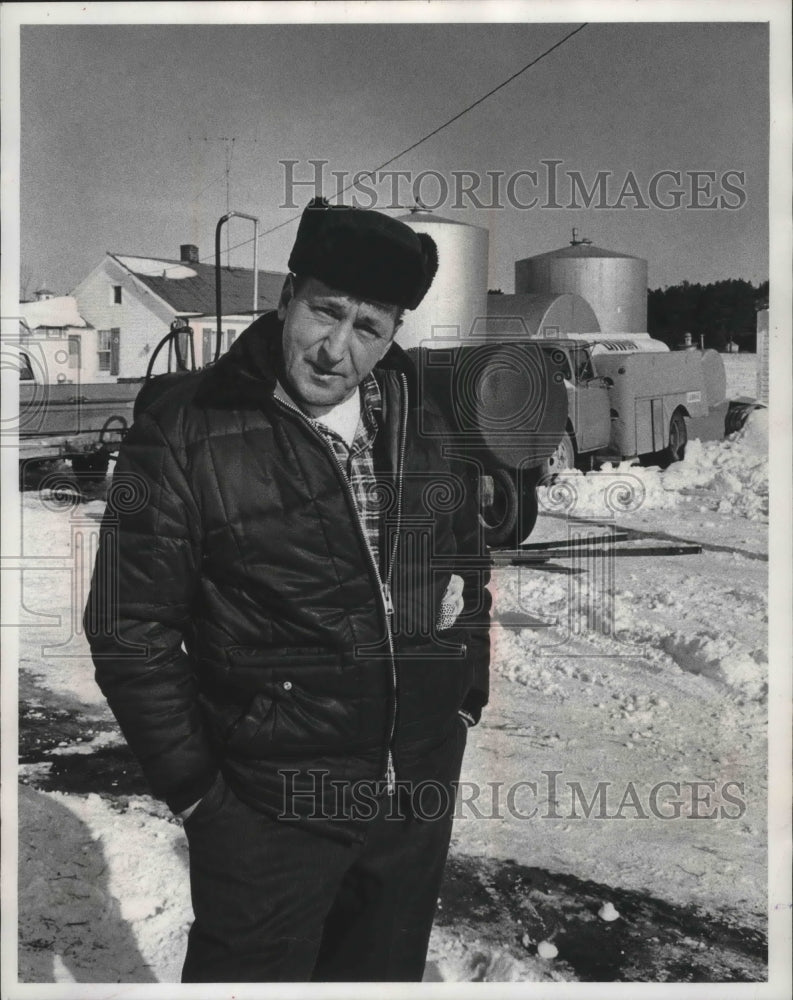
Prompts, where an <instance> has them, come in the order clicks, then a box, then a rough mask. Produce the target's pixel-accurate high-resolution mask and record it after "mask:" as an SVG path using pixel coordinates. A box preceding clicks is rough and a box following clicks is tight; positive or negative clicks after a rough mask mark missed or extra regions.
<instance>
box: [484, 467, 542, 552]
mask: <svg viewBox="0 0 793 1000" xmlns="http://www.w3.org/2000/svg"><path fill="white" fill-rule="evenodd" d="M488 478H489V479H490V480H491V482H492V491H488V492H487V493H486V494H485V493H484V491H483V497H482V502H481V503H480V507H479V520H480V523H481V524H482V526H483V527H484V531H485V542H486V543H487V544H488V546H490V548H496V547H501V548H503V547H506V548H513V549H514V548H517V547H518V546H519V545H520V544H521V542H522V541H524V539H525V538H527V537H528V536H529V535H530V534H531V533H532V531H533V530H534V525H535V524H536V523H537V511H538V507H537V471H536V470H534V469H528V470H522V471H521V472H513V471H511V470H509V469H495V470H494V471H493V472H491V473H490V474H489V477H488Z"/></svg>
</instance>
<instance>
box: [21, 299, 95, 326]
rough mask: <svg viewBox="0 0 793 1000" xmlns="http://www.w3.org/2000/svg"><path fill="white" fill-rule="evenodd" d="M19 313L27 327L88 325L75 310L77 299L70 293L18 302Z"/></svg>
mask: <svg viewBox="0 0 793 1000" xmlns="http://www.w3.org/2000/svg"><path fill="white" fill-rule="evenodd" d="M19 314H20V316H21V317H22V319H23V320H24V322H25V324H26V325H27V326H28V328H29V329H31V330H35V329H36V327H39V326H49V327H59V328H60V327H67V326H74V327H82V328H83V329H85V328H87V327H90V325H91V324H90V323H87V322H86V321H85V320H84V319H83V317H82V316H81V315H80V313H79V312H78V311H77V300H76V299H74V298H73V297H72V296H71V295H55V296H53V297H52V298H51V299H38V300H36V301H35V302H20V303H19Z"/></svg>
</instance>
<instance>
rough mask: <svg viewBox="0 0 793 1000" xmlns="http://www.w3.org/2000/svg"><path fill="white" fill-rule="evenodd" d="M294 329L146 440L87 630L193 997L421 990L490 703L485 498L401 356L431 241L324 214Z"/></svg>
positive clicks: (253, 343) (244, 353)
mask: <svg viewBox="0 0 793 1000" xmlns="http://www.w3.org/2000/svg"><path fill="white" fill-rule="evenodd" d="M289 267H290V270H291V272H292V273H291V274H290V276H289V277H288V279H287V281H286V283H285V285H284V289H283V293H282V296H281V300H280V303H279V307H278V311H277V314H276V313H270V314H266V315H264V316H262V317H260V318H259V319H257V320H256V321H255V322H254V323H253V324H252V325H251V326H250V327H249V328H248V330H246V331H245V333H243V334H242V335H241V337H240V338H239V339H238V340H237V342H236V343H235V344H234V345H233V347H232V348H231V349H230V350H229V351H228V353H227V354H226V355H224V356H223V357H222V358H220V360H219V361H218V362H217V363H216V364H215V365H213V366H210V367H208V368H207V369H205V370H204V371H202V372H198V373H194V374H184V375H182V376H179V377H177V378H175V379H174V380H173V386H172V387H170V388H168V389H167V391H165V392H163V393H161V394H160V396H159V398H157V399H155V400H154V401H153V402H150V403H149V404H148V405H147V406H145V407H144V408H143V411H142V412H141V413H140V414H139V415H138V417H137V419H136V421H135V424H134V426H133V428H132V429H131V431H130V433H129V435H128V437H127V439H126V441H125V443H124V445H123V447H122V449H121V452H120V454H119V458H118V463H117V466H116V472H115V476H114V481H113V485H112V487H111V490H110V493H109V498H108V507H107V513H106V515H105V520H104V522H103V530H102V542H101V546H100V551H99V554H98V558H97V564H96V569H95V573H94V580H93V583H92V588H91V595H90V597H89V601H88V606H87V608H86V616H85V623H86V634H87V635H88V638H89V641H90V644H91V649H92V654H93V658H94V663H95V666H96V677H97V681H98V683H99V685H100V686H101V688H102V690H103V692H104V693H105V695H106V697H107V699H108V702H109V703H110V706H111V708H112V709H113V712H114V713H115V715H116V717H117V719H118V721H119V723H120V725H121V728H122V730H123V732H124V735H125V737H126V739H127V740H128V742H129V744H130V746H131V748H132V750H133V751H134V753H135V754H136V756H137V758H138V759H139V761H140V763H141V765H142V768H143V771H144V773H145V775H146V777H147V779H148V781H149V782H150V784H151V787H152V790H153V792H154V793H155V794H156V795H159V796H161V797H162V798H164V799H165V801H166V802H167V803H168V805H169V806H170V807H171V809H172V810H173V811H174V812H175V813H177V814H179V815H180V816H181V817H182V818H183V820H184V824H185V832H186V835H187V839H188V843H189V848H190V878H191V891H192V900H193V910H194V915H195V922H194V924H193V926H192V928H191V931H190V935H189V940H188V948H187V957H186V960H185V965H184V969H183V974H182V978H183V981H185V982H254V981H287V980H292V981H297V980H303V981H305V980H310V979H315V980H342V981H344V980H359V981H365V980H370V981H376V980H384V981H388V980H420V979H421V977H422V972H423V967H424V961H425V957H426V951H427V945H428V940H429V934H430V929H431V926H432V919H433V914H434V909H435V905H436V901H437V897H438V891H439V887H440V882H441V876H442V872H443V866H444V863H445V858H446V853H447V850H448V844H449V838H450V834H451V821H452V814H453V810H454V789H455V784H454V783H455V781H456V780H457V778H458V776H459V771H460V764H461V760H462V754H463V750H464V746H465V741H466V731H467V728H468V726H469V725H474V724H476V722H477V721H478V719H479V714H480V712H481V709H482V706H483V705H484V704H485V703H486V701H487V693H488V682H487V670H488V662H489V638H488V631H487V627H488V618H489V596H488V594H487V590H486V584H487V581H488V571H487V561H486V559H485V558H483V552H484V547H483V543H482V542H481V540H480V532H479V527H478V519H477V513H476V507H477V504H476V498H477V488H476V476H475V473H474V466H473V464H472V463H470V462H468V461H467V460H466V456H465V453H464V448H463V447H458V448H457V450H456V452H455V449H454V448H452V447H450V446H449V444H448V441H449V438H448V429H447V427H446V425H445V424H444V421H443V419H442V417H441V415H440V414H439V413H438V412H437V411H436V409H435V408H434V406H433V404H432V402H431V401H430V400H429V399H426V398H424V399H419V398H418V392H417V384H416V382H417V380H416V372H415V369H414V367H413V365H412V363H411V361H410V360H409V359H408V357H407V355H406V354H405V353H404V352H403V351H402V350H401V349H400V348H399V347H398V346H397V345H396V344H394V335H395V333H396V331H397V329H398V327H399V324H400V321H401V316H402V312H403V310H404V309H405V308H411V309H412V308H415V307H416V306H417V305H418V304H419V302H420V301H421V299H422V298H423V296H424V294H425V293H426V291H427V289H428V288H429V286H430V284H431V282H432V279H433V277H434V274H435V271H436V268H437V255H436V248H435V245H434V243H433V241H432V240H431V239H430V238H429V237H428V236H426V235H419V234H416V233H415V232H414V231H413V230H412V229H410V228H409V227H408V226H406V225H404V224H403V223H401V222H399V221H397V220H395V219H392V218H390V217H388V216H384V215H382V214H380V213H377V212H372V211H363V210H360V209H352V208H346V207H341V206H334V207H330V206H328V205H327V203H324V202H321V201H317V202H312V203H311V205H310V206H309V207H308V208H307V209H306V210H305V212H304V214H303V217H302V219H301V222H300V227H299V229H298V234H297V239H296V242H295V245H294V248H293V250H292V253H291V255H290V258H289Z"/></svg>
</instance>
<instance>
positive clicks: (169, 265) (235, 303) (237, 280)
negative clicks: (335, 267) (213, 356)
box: [110, 254, 286, 316]
mask: <svg viewBox="0 0 793 1000" xmlns="http://www.w3.org/2000/svg"><path fill="white" fill-rule="evenodd" d="M110 257H111V258H112V259H113V260H115V261H117V262H118V263H119V264H121V265H122V267H125V268H126V269H127V270H128V271H131V272H132V273H133V274H134V275H135V277H136V278H137V279H138V280H139V281H140V282H141V283H142V284H144V285H145V286H146V287H147V288H149V289H150V290H151V291H152V292H154V293H155V295H157V296H159V297H160V298H161V299H162V300H163V301H165V302H167V303H168V305H169V306H170V307H171V308H172V309H173V310H174V311H175V312H177V313H181V314H183V315H191V316H192V315H196V314H198V315H214V313H215V266H214V264H202V263H199V262H195V263H194V262H193V261H190V263H189V264H186V263H184V262H183V261H178V260H166V259H161V258H154V257H136V256H134V255H131V254H110ZM285 278H286V272H284V271H261V270H260V271H259V289H258V292H259V294H258V303H257V306H258V310H257V311H261V312H266V311H267V310H269V309H275V308H276V306H277V305H278V299H279V297H280V295H281V288H282V287H283V284H284V279H285ZM221 292H222V307H223V314H224V315H229V314H232V313H245V314H247V315H250V313H251V310H252V309H253V268H248V267H224V268H223V272H222V275H221Z"/></svg>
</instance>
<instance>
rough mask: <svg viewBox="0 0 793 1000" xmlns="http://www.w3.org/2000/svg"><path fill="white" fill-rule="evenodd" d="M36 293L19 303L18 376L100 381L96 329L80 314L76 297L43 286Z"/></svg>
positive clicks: (45, 382) (53, 381) (49, 380)
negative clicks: (31, 297) (33, 297)
mask: <svg viewBox="0 0 793 1000" xmlns="http://www.w3.org/2000/svg"><path fill="white" fill-rule="evenodd" d="M36 295H37V298H36V300H35V301H33V302H20V303H19V318H20V319H19V343H18V345H17V346H18V349H19V368H20V378H21V379H22V380H23V381H32V382H38V383H40V384H42V385H48V384H56V383H62V382H65V383H70V382H101V381H102V380H103V377H104V374H105V373H104V372H103V371H102V370H101V355H100V353H99V340H98V337H97V331H96V330H95V329H94V328H93V327H92V326H91V324H90V323H88V322H87V321H86V320H85V318H84V317H83V316H81V315H80V312H79V309H78V306H77V302H76V301H75V299H74V298H73V297H72V296H71V295H53V294H52V293H51V292H46V291H44V290H43V289H42V290H40V291H38V292H37V293H36ZM108 377H109V376H108ZM113 381H115V379H114V380H113Z"/></svg>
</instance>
